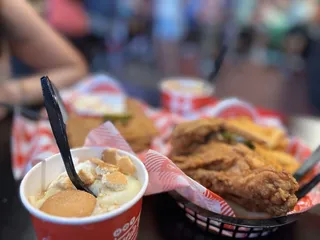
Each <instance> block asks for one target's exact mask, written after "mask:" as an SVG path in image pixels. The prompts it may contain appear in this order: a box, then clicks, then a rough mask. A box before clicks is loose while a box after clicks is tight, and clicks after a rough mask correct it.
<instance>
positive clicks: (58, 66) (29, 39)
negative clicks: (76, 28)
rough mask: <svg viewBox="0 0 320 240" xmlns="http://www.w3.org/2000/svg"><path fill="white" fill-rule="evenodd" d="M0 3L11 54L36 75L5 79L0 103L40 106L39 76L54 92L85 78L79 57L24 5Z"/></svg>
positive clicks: (11, 0)
mask: <svg viewBox="0 0 320 240" xmlns="http://www.w3.org/2000/svg"><path fill="white" fill-rule="evenodd" d="M0 1H2V7H1V8H0V17H1V18H2V19H3V22H2V24H3V25H4V27H5V31H6V38H7V39H8V41H9V47H10V50H11V53H12V54H14V55H15V56H17V57H18V58H19V59H20V60H22V61H23V62H24V63H26V64H27V65H29V66H30V67H32V68H34V69H36V70H38V72H39V73H38V74H36V75H33V76H30V77H25V78H23V79H18V80H19V81H13V80H16V79H9V81H7V82H5V83H4V84H3V85H2V86H1V87H0V88H1V89H0V98H1V99H2V98H3V96H7V97H6V98H5V99H3V100H5V101H7V102H9V103H17V104H21V103H23V104H36V103H40V102H41V101H42V92H41V86H40V80H39V79H40V77H41V76H43V75H48V76H49V77H50V79H51V80H52V81H53V82H54V84H55V85H56V86H57V87H58V88H63V87H67V86H70V85H72V84H73V83H75V82H77V81H78V80H80V79H81V78H82V77H83V76H85V75H86V74H87V65H86V63H85V61H84V60H83V58H82V57H81V56H80V54H79V53H78V52H77V51H76V50H75V49H74V48H73V47H72V46H71V45H70V44H68V42H66V41H65V40H64V39H63V38H62V37H60V36H59V35H58V34H57V33H55V32H54V31H53V30H52V29H51V28H50V27H49V26H48V25H47V24H46V23H45V22H44V21H43V20H42V19H41V18H40V16H38V15H37V13H36V12H35V11H34V10H33V8H32V7H31V6H30V5H29V4H28V3H27V2H26V1H20V0H0ZM1 95H2V96H1Z"/></svg>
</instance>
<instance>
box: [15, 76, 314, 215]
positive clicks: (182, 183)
mask: <svg viewBox="0 0 320 240" xmlns="http://www.w3.org/2000/svg"><path fill="white" fill-rule="evenodd" d="M95 92H99V93H101V92H105V93H106V94H108V92H112V93H116V92H118V93H119V94H123V91H122V89H121V87H120V86H119V84H118V83H117V82H116V81H114V80H113V79H112V78H110V77H108V76H105V75H98V76H93V77H91V78H90V79H87V80H85V81H83V82H81V83H79V84H78V85H77V86H75V87H73V88H71V89H68V90H66V91H63V92H62V97H63V99H64V101H65V103H66V105H67V106H68V105H69V106H70V105H72V100H73V99H74V98H75V97H77V95H79V94H81V93H85V94H88V93H95ZM141 106H142V107H143V109H144V110H145V113H146V115H147V116H148V117H149V118H151V119H152V120H153V122H154V124H155V126H156V127H157V128H158V130H159V132H160V135H159V136H158V137H156V138H155V139H154V141H153V143H152V149H153V150H149V151H146V152H143V153H140V154H139V157H140V158H141V159H142V160H143V161H144V163H145V165H146V167H147V170H148V172H149V175H150V182H149V187H148V189H147V192H146V194H154V193H160V192H165V191H170V190H173V189H176V190H177V191H178V192H179V193H180V194H182V195H183V196H184V197H186V198H187V199H189V200H190V201H192V202H193V203H195V204H197V205H199V206H201V207H203V208H205V209H208V210H210V211H214V212H217V213H221V214H224V215H229V216H233V215H234V213H233V211H232V209H231V208H230V206H229V205H228V204H227V203H226V202H225V201H224V200H223V199H222V198H221V197H220V196H218V195H217V194H214V193H213V192H211V191H210V190H208V189H206V188H205V187H203V186H201V185H200V184H198V183H197V182H195V181H193V180H192V179H190V178H189V177H187V176H186V175H185V174H184V173H183V172H182V171H181V170H180V169H178V168H177V167H176V166H175V165H174V164H173V163H172V162H171V161H170V160H169V159H168V158H166V157H165V155H166V154H167V153H168V152H169V151H170V145H169V143H168V139H169V136H170V134H171V132H172V130H173V128H174V127H175V126H176V124H179V123H180V122H183V121H186V120H190V119H196V118H205V117H212V116H216V117H224V118H229V117H235V116H247V117H250V118H252V119H253V120H254V121H256V122H257V123H259V124H262V125H273V126H278V127H282V125H281V122H280V120H279V119H277V118H275V117H270V116H267V117H265V116H261V115H260V114H259V113H258V112H257V111H256V109H255V108H254V107H253V106H251V105H250V104H248V103H246V102H243V101H240V100H238V99H227V100H223V101H220V102H217V103H214V104H211V105H210V106H206V107H205V108H203V109H200V110H199V111H195V112H193V113H190V115H189V116H187V117H184V118H182V117H180V116H178V115H174V114H171V113H169V112H166V111H163V110H159V109H153V108H150V107H149V106H147V105H145V104H143V103H141ZM115 140H116V141H115ZM85 145H87V146H89V145H90V146H93V145H95V146H109V147H115V148H119V149H123V150H125V151H129V152H132V150H131V148H130V146H129V145H128V144H127V143H126V141H125V140H124V139H123V138H122V137H121V136H120V134H119V133H118V131H117V130H116V129H115V128H114V127H113V125H112V124H109V123H108V124H104V125H103V126H101V127H100V128H98V129H95V130H93V131H92V132H91V133H90V134H89V136H88V138H87V140H86V142H85ZM57 152H58V149H57V147H56V144H55V140H54V138H53V135H52V132H51V128H50V124H49V122H48V121H47V120H41V121H38V122H34V121H30V120H27V119H25V118H23V117H22V116H20V115H16V116H15V117H14V123H13V134H12V161H13V164H12V165H13V172H14V176H15V177H16V178H17V179H19V178H21V177H23V175H24V174H25V173H26V172H27V171H28V170H29V169H30V168H31V167H32V166H33V165H34V164H35V163H36V162H38V161H39V160H41V159H44V158H46V157H48V156H50V155H52V154H55V153H57ZM288 152H290V153H291V154H293V155H294V156H296V157H297V159H299V160H300V161H303V160H304V159H305V158H306V157H308V156H309V155H310V150H309V149H308V148H307V147H305V146H304V145H303V144H302V143H301V142H300V141H299V140H298V139H296V138H293V139H291V141H290V145H289V148H288ZM316 171H317V172H319V171H320V166H318V167H317V169H316ZM319 203H320V186H319V185H318V186H317V187H316V188H314V189H313V191H311V192H310V193H309V194H308V195H307V196H306V197H305V198H303V199H301V200H300V201H299V202H298V204H297V205H296V207H295V209H294V211H293V212H292V213H295V212H302V211H306V210H308V209H309V208H311V207H312V206H314V205H316V204H319Z"/></svg>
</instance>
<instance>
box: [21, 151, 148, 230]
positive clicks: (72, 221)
mask: <svg viewBox="0 0 320 240" xmlns="http://www.w3.org/2000/svg"><path fill="white" fill-rule="evenodd" d="M106 148H108V147H80V148H73V149H71V153H73V152H76V151H79V150H86V149H106ZM117 151H118V152H119V153H122V154H125V155H128V156H129V157H130V158H131V159H134V165H139V166H140V167H141V168H142V171H143V175H144V177H145V181H144V182H143V183H142V186H141V189H140V191H139V192H138V194H137V195H136V196H135V197H134V198H133V199H131V200H130V201H129V202H127V203H125V204H123V205H122V206H121V207H119V208H118V209H115V210H112V211H110V212H107V213H104V214H99V215H95V216H89V217H83V218H66V217H57V216H52V215H49V214H47V213H44V212H42V211H40V210H39V209H37V208H35V207H34V206H32V205H31V203H30V202H29V200H28V198H27V196H26V195H25V193H24V189H25V185H26V181H27V179H28V178H29V177H30V176H31V174H32V173H33V172H34V171H35V170H36V169H38V168H40V167H41V162H39V163H37V164H36V165H35V166H34V167H33V168H32V169H30V171H28V173H27V174H26V175H25V177H24V178H23V180H22V181H21V184H20V188H19V194H20V199H21V201H22V203H23V205H24V207H25V208H26V209H27V210H28V212H29V213H30V214H32V215H33V216H35V217H37V218H39V219H41V220H43V221H47V222H51V223H55V224H62V225H86V224H92V223H96V222H102V221H105V220H108V219H111V218H114V217H116V216H118V215H120V214H122V213H124V212H126V211H127V210H129V209H130V208H131V207H132V206H134V205H135V204H136V203H137V202H138V201H139V200H140V199H141V198H142V197H143V195H144V193H145V191H146V189H147V186H148V182H149V175H148V172H147V169H146V167H145V166H144V164H143V163H142V161H141V160H140V159H139V158H138V157H137V156H135V155H134V154H132V153H129V152H126V151H123V150H120V149H117ZM58 155H60V153H57V154H54V155H52V156H50V157H48V158H46V159H45V160H44V161H50V160H51V159H54V158H55V157H56V156H58Z"/></svg>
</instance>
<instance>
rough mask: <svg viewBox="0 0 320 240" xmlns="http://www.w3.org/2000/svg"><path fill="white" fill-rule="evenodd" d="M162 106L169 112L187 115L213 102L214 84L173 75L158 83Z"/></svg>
mask: <svg viewBox="0 0 320 240" xmlns="http://www.w3.org/2000/svg"><path fill="white" fill-rule="evenodd" d="M160 89H161V103H162V107H163V108H165V109H167V110H168V111H170V112H173V113H177V114H182V115H187V114H189V113H192V112H194V111H195V110H197V109H199V108H202V107H204V106H206V105H208V104H210V103H213V102H214V101H215V100H216V99H215V98H214V96H213V95H214V86H212V85H210V84H209V83H208V82H205V81H203V80H201V79H198V78H188V77H174V78H170V79H165V80H163V81H162V82H161V84H160Z"/></svg>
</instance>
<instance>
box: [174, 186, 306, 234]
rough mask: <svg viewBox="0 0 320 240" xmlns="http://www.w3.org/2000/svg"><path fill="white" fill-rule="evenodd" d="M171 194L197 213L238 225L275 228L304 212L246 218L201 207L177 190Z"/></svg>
mask: <svg viewBox="0 0 320 240" xmlns="http://www.w3.org/2000/svg"><path fill="white" fill-rule="evenodd" d="M168 193H169V195H170V196H171V197H172V198H174V200H175V201H176V202H180V203H182V204H184V206H185V208H189V209H191V210H193V211H194V212H195V213H197V214H199V215H201V216H203V217H206V218H208V219H210V220H213V221H214V220H215V221H218V222H221V223H224V224H229V225H235V226H238V227H248V228H253V227H256V228H275V227H281V226H284V225H287V224H290V223H293V222H295V221H296V220H298V218H299V216H300V215H301V214H303V213H296V214H290V215H287V216H281V217H274V218H267V219H246V218H237V217H230V216H225V215H222V214H219V213H215V212H211V211H209V210H206V209H204V208H201V207H199V206H198V205H196V204H194V203H192V202H190V201H189V200H187V199H186V198H185V197H183V196H182V195H180V194H179V193H178V192H177V191H175V190H172V191H170V192H168Z"/></svg>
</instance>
